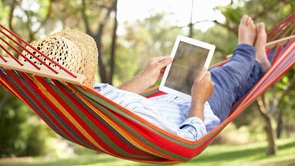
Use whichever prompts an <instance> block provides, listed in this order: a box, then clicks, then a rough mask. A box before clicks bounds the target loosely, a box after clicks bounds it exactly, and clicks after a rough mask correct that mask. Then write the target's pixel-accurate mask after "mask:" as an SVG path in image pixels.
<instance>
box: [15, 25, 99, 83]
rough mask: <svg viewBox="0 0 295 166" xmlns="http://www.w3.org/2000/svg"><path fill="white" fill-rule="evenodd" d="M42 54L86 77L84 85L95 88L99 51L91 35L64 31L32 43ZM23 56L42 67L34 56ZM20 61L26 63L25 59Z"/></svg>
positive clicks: (38, 55) (27, 54) (25, 53)
mask: <svg viewBox="0 0 295 166" xmlns="http://www.w3.org/2000/svg"><path fill="white" fill-rule="evenodd" d="M31 45H33V46H34V47H36V48H37V49H38V50H40V51H41V52H42V53H44V54H45V55H47V56H48V57H50V58H51V59H53V60H54V61H56V62H57V63H59V64H60V65H62V66H63V67H65V68H66V69H68V70H69V71H71V72H73V73H78V74H83V75H85V76H86V80H85V81H84V83H83V84H84V85H85V86H87V87H89V88H93V84H94V78H95V72H96V69H97V66H98V51H97V47H96V43H95V41H94V40H93V38H92V37H90V36H89V35H87V34H85V33H83V32H80V31H77V30H63V31H60V32H57V33H54V34H51V35H49V36H47V37H46V38H44V39H40V40H37V41H34V42H32V43H31ZM27 49H28V50H29V51H30V52H32V53H33V54H35V55H36V56H37V57H39V58H40V59H42V60H43V62H45V63H46V64H48V65H49V66H50V67H52V68H54V69H56V70H59V69H58V67H56V65H54V64H52V63H51V62H50V61H48V60H46V58H43V57H42V56H41V55H40V54H38V53H37V52H36V51H34V50H32V49H31V48H29V47H28V46H27ZM23 55H25V56H26V57H27V58H29V59H30V60H31V61H32V62H34V63H35V64H38V65H42V64H41V63H40V62H39V61H38V60H36V59H35V58H34V57H33V56H32V55H30V54H29V53H27V52H25V51H23ZM19 60H21V61H23V62H25V61H26V60H25V59H24V58H23V57H21V56H20V57H19Z"/></svg>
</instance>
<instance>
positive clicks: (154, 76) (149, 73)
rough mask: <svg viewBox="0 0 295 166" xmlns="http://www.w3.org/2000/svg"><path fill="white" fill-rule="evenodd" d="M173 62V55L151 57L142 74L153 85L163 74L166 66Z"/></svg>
mask: <svg viewBox="0 0 295 166" xmlns="http://www.w3.org/2000/svg"><path fill="white" fill-rule="evenodd" d="M171 62H172V58H171V57H165V56H160V57H155V58H151V59H150V60H149V63H148V64H147V65H146V67H145V69H144V70H143V71H142V72H141V73H140V75H141V76H142V77H145V78H146V81H147V82H149V86H152V85H154V84H155V83H156V81H157V80H158V79H159V78H161V77H162V76H163V74H164V71H165V68H166V66H167V65H169V64H170V63H171Z"/></svg>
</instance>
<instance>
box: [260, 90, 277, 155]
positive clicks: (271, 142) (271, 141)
mask: <svg viewBox="0 0 295 166" xmlns="http://www.w3.org/2000/svg"><path fill="white" fill-rule="evenodd" d="M263 98H264V99H265V96H264V95H262V96H260V97H259V98H258V99H257V100H256V104H257V106H258V110H259V112H260V113H261V115H262V117H263V119H264V120H265V133H266V139H267V143H268V147H267V149H266V155H275V154H276V151H277V147H276V142H275V140H276V136H275V132H274V130H273V128H272V121H273V116H272V115H271V114H268V112H269V111H270V110H269V109H270V107H269V105H268V104H269V103H268V102H263V101H265V100H262V99H263Z"/></svg>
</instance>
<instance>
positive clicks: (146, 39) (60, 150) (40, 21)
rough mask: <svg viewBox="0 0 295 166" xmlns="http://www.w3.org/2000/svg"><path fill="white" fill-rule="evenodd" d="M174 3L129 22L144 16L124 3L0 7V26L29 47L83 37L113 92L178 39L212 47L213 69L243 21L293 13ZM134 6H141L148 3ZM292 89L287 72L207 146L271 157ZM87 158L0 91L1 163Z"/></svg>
mask: <svg viewBox="0 0 295 166" xmlns="http://www.w3.org/2000/svg"><path fill="white" fill-rule="evenodd" d="M177 1H178V3H179V2H183V1H181V0H174V1H164V2H165V3H166V4H165V3H163V2H157V3H155V4H154V7H155V8H157V7H159V6H160V7H161V9H163V10H159V9H158V10H152V9H153V6H152V9H151V10H149V14H148V15H145V16H144V17H141V18H139V17H134V18H136V19H131V18H128V17H125V18H124V17H123V16H124V15H128V14H129V15H131V16H132V14H133V15H134V16H136V15H137V14H138V15H141V14H142V13H141V12H143V11H142V10H141V9H140V8H139V7H138V8H137V6H136V5H135V4H134V3H135V2H136V1H134V2H133V1H131V0H125V1H121V0H119V1H118V0H1V1H0V11H1V12H0V23H1V24H2V25H4V26H6V27H8V28H9V29H11V30H12V31H14V32H15V33H17V34H18V35H20V36H21V37H22V38H24V39H25V40H26V41H28V42H32V41H34V40H36V39H39V38H42V37H45V36H46V35H48V34H50V33H52V32H55V31H59V30H61V29H67V28H71V29H77V30H81V31H83V32H86V33H87V34H89V35H90V36H92V37H93V38H94V40H95V41H96V43H97V47H98V50H99V55H100V56H99V70H98V73H97V81H101V82H107V83H109V84H113V85H115V86H116V85H119V84H120V83H122V82H124V81H127V80H129V79H130V78H131V77H132V76H134V75H136V74H137V73H138V72H140V71H141V70H142V68H143V67H144V66H145V64H146V62H147V60H148V59H150V58H151V57H154V56H160V55H169V54H170V51H171V48H172V46H173V44H174V41H175V38H176V36H177V35H179V34H181V35H185V36H189V37H192V38H195V39H198V40H202V41H205V42H208V43H212V44H214V45H216V51H215V53H214V59H213V62H212V64H214V63H216V62H220V61H222V60H224V59H225V58H226V56H227V55H229V54H231V53H232V52H233V50H234V48H235V46H236V44H237V30H238V23H239V20H240V18H241V17H242V15H244V14H247V15H249V16H251V17H252V18H253V19H254V20H255V22H260V21H263V22H265V24H266V27H267V29H270V28H271V27H273V26H274V25H275V24H276V23H278V22H279V21H280V20H282V19H284V18H286V17H287V16H289V15H290V14H291V13H294V12H295V1H294V0H232V1H230V0H227V1H225V3H217V2H219V1H210V2H211V3H213V2H215V3H216V4H215V5H211V6H210V7H211V8H210V7H208V11H210V12H208V11H206V10H204V11H196V10H199V9H200V6H202V5H203V4H204V3H205V1H200V0H190V1H186V2H185V3H187V4H188V5H186V6H181V5H180V6H175V5H174V6H173V3H175V2H177ZM169 2H171V4H172V7H171V6H169ZM137 3H139V2H137ZM140 3H142V5H143V6H144V5H145V3H148V1H147V0H145V1H140ZM171 4H170V5H171ZM175 4H176V3H175ZM174 8H177V12H180V14H183V15H180V17H176V15H177V13H176V12H175V11H174V10H171V9H174ZM184 11H185V12H187V13H188V14H186V15H185V14H184V13H185V12H184ZM130 13H131V14H130ZM178 14H179V13H178ZM185 20H187V21H185ZM293 28H294V27H293ZM294 87H295V69H294V68H293V69H291V70H290V71H289V72H288V73H287V74H286V75H284V76H283V77H282V79H280V80H279V81H278V82H277V83H276V84H275V85H274V86H273V87H271V88H270V89H269V90H268V91H267V92H266V93H265V94H264V95H262V96H261V97H260V98H258V100H257V101H255V102H253V104H252V105H251V106H250V107H248V108H247V110H245V111H244V112H243V113H242V115H240V116H239V117H238V118H236V119H235V120H234V121H233V123H231V124H230V125H229V126H228V127H227V128H226V129H225V130H224V131H223V132H222V133H221V134H220V136H218V137H217V138H216V140H215V141H214V142H213V144H221V145H239V144H248V143H254V142H260V141H264V142H266V144H265V145H264V146H263V148H264V149H265V152H264V153H265V154H266V155H275V154H277V149H278V148H277V147H278V145H277V144H276V142H277V141H278V140H279V139H286V138H291V137H292V136H293V137H294V133H295V124H294V121H295V111H294V108H295V97H294V95H295V88H294ZM292 141H294V139H293V140H292ZM290 145H292V146H294V143H293V144H292V143H291V144H290ZM293 150H294V149H293ZM88 153H90V154H92V153H93V152H91V151H90V150H87V149H84V148H83V147H79V146H77V145H75V144H72V143H71V142H68V141H66V140H65V139H63V138H61V137H59V136H58V135H57V134H55V133H54V132H53V131H52V130H51V129H50V128H49V127H48V126H46V125H45V123H43V121H41V120H40V119H39V118H38V117H37V115H36V114H35V113H34V112H33V111H32V110H30V109H29V108H28V107H27V106H25V105H24V104H23V103H22V102H21V101H19V100H17V99H16V98H15V97H14V96H13V95H11V94H10V93H9V92H8V91H7V90H5V89H4V88H2V87H0V157H1V158H9V157H23V156H53V157H57V158H67V157H70V156H73V155H75V154H78V155H79V154H84V155H85V154H88ZM294 160H295V158H294ZM294 163H295V162H294Z"/></svg>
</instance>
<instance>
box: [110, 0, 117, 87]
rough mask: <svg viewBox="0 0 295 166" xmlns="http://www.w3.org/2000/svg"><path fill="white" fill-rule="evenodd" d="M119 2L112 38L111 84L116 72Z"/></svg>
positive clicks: (115, 6) (115, 10) (115, 9)
mask: <svg viewBox="0 0 295 166" xmlns="http://www.w3.org/2000/svg"><path fill="white" fill-rule="evenodd" d="M117 2H118V1H117V0H115V2H114V12H115V17H114V27H113V37H112V46H111V47H112V48H111V61H110V68H111V69H110V82H109V83H110V84H112V83H113V75H114V72H115V59H116V57H115V56H116V41H117V28H118V20H117Z"/></svg>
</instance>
